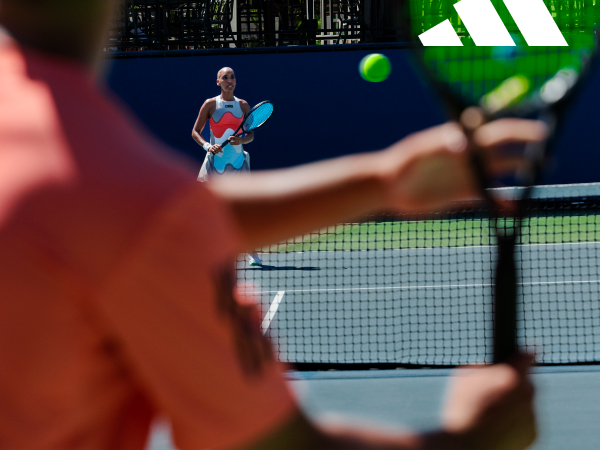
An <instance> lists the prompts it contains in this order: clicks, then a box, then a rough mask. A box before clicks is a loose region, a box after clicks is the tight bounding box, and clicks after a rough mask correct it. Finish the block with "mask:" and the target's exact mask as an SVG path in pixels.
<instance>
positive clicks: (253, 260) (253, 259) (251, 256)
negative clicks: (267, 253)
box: [248, 253, 262, 266]
mask: <svg viewBox="0 0 600 450" xmlns="http://www.w3.org/2000/svg"><path fill="white" fill-rule="evenodd" d="M248 264H250V265H251V266H262V261H261V260H260V258H259V257H258V255H257V254H256V253H248Z"/></svg>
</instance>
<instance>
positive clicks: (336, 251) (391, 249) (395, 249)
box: [281, 241, 600, 255]
mask: <svg viewBox="0 0 600 450" xmlns="http://www.w3.org/2000/svg"><path fill="white" fill-rule="evenodd" d="M570 245H600V242H596V241H590V242H558V243H554V244H552V243H550V244H517V245H515V247H517V248H518V247H552V246H554V247H556V246H565V247H566V246H570ZM497 247H498V246H497V245H468V246H466V247H413V248H380V249H376V250H373V249H365V250H309V251H306V252H286V253H281V254H282V255H288V254H304V253H314V254H318V253H340V252H354V253H356V252H406V251H410V250H418V251H424V250H471V249H473V248H497Z"/></svg>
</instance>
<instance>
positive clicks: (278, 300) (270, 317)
mask: <svg viewBox="0 0 600 450" xmlns="http://www.w3.org/2000/svg"><path fill="white" fill-rule="evenodd" d="M284 294H285V291H277V295H276V296H275V298H274V299H273V303H271V307H270V308H269V311H267V314H266V315H265V318H264V319H263V321H262V326H261V328H262V332H263V334H265V333H266V332H267V330H268V329H269V325H271V321H272V320H273V317H275V313H277V308H279V304H280V303H281V299H282V298H283V295H284Z"/></svg>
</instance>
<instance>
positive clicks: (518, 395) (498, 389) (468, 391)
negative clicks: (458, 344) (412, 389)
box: [443, 355, 537, 450]
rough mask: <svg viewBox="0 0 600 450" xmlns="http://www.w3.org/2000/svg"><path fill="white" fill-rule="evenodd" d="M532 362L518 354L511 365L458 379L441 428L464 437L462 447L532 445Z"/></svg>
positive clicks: (493, 449)
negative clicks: (530, 369) (530, 375)
mask: <svg viewBox="0 0 600 450" xmlns="http://www.w3.org/2000/svg"><path fill="white" fill-rule="evenodd" d="M532 361H533V357H532V356H531V355H518V356H517V357H515V359H514V360H513V361H511V363H510V364H497V365H494V366H490V367H485V368H473V369H469V370H466V371H464V372H459V373H457V374H456V375H454V377H453V380H452V382H451V385H450V391H449V395H448V399H447V402H446V407H445V409H444V413H443V426H444V428H445V429H446V431H448V432H450V433H451V434H455V435H458V436H460V440H461V441H462V442H463V444H464V445H461V448H462V449H465V450H467V449H489V450H522V449H526V448H528V447H529V446H530V445H531V444H533V442H534V440H535V438H536V434H537V427H536V421H535V414H534V408H533V397H534V388H533V384H532V383H531V380H530V379H529V376H528V375H527V372H528V369H529V366H530V365H531V363H532Z"/></svg>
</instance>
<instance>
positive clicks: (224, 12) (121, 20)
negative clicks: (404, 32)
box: [105, 0, 400, 52]
mask: <svg viewBox="0 0 600 450" xmlns="http://www.w3.org/2000/svg"><path fill="white" fill-rule="evenodd" d="M390 1H394V0H203V1H199V2H185V1H175V0H126V1H125V2H124V3H123V4H122V5H121V6H120V7H119V9H118V10H117V12H116V14H115V16H114V18H113V20H112V24H111V28H110V35H109V37H108V41H107V43H106V46H105V51H107V52H114V51H119V52H122V51H136V50H183V49H204V48H243V47H265V46H267V47H271V46H294V45H327V44H345V43H368V42H396V41H398V40H400V36H399V32H398V29H397V28H395V27H394V26H390V25H389V24H388V23H386V12H387V11H386V7H385V5H386V4H389V3H390ZM396 1H397V2H398V1H400V0H396Z"/></svg>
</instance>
